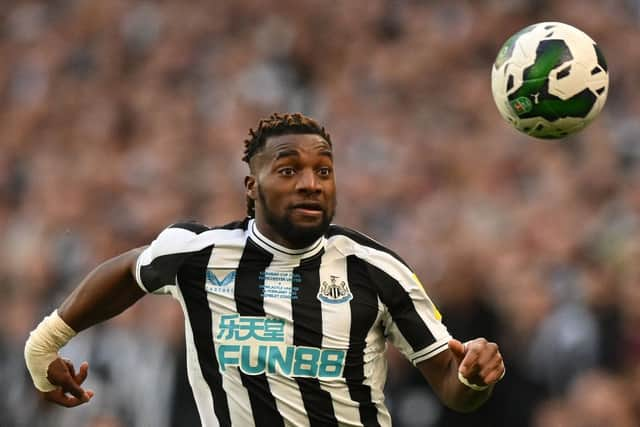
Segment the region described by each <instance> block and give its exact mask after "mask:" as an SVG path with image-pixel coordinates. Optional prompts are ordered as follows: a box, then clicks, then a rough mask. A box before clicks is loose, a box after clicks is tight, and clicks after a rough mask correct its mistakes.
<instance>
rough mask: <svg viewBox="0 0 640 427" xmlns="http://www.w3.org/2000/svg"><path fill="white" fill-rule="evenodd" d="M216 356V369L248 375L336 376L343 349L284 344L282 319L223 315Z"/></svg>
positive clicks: (339, 371)
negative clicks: (239, 370) (234, 369)
mask: <svg viewBox="0 0 640 427" xmlns="http://www.w3.org/2000/svg"><path fill="white" fill-rule="evenodd" d="M216 339H217V341H218V343H219V344H218V346H217V352H216V354H217V356H218V366H219V367H220V372H222V373H224V372H225V371H226V370H227V369H229V368H232V367H239V368H240V369H241V370H242V372H244V373H246V374H249V375H259V374H262V373H269V374H275V373H279V374H282V375H285V376H292V377H313V378H320V379H323V378H324V379H329V378H338V377H341V376H342V372H343V370H344V359H345V354H346V351H345V350H336V349H320V348H315V347H303V346H294V345H285V344H284V340H285V337H284V320H282V319H272V318H267V317H252V316H240V315H238V314H227V315H223V316H221V317H220V323H219V327H218V333H217V335H216Z"/></svg>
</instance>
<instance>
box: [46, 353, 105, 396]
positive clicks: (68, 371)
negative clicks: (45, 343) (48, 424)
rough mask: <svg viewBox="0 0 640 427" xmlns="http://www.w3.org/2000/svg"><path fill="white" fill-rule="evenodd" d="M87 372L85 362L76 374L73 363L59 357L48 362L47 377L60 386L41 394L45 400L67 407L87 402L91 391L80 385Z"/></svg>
mask: <svg viewBox="0 0 640 427" xmlns="http://www.w3.org/2000/svg"><path fill="white" fill-rule="evenodd" d="M88 372H89V364H88V363H87V362H83V363H82V364H81V365H80V371H79V372H78V373H77V374H76V372H75V369H74V367H73V363H72V362H71V361H70V360H68V359H62V358H60V357H59V358H57V359H56V360H54V361H53V362H51V364H49V368H48V369H47V379H48V380H49V382H50V383H51V384H53V385H57V386H60V387H58V388H57V389H55V390H53V391H48V392H41V394H42V395H43V397H44V398H45V399H46V400H48V401H50V402H53V403H56V404H58V405H61V406H66V407H67V408H72V407H74V406H78V405H82V404H83V403H87V402H88V401H89V400H90V399H91V398H92V397H93V391H91V390H84V389H83V388H82V387H80V385H82V383H83V382H84V380H85V379H86V378H87V374H88Z"/></svg>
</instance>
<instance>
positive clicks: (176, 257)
mask: <svg viewBox="0 0 640 427" xmlns="http://www.w3.org/2000/svg"><path fill="white" fill-rule="evenodd" d="M191 255H193V252H183V253H178V254H170V255H161V256H159V257H157V258H155V259H154V260H153V261H151V263H150V264H147V265H142V266H140V280H141V281H142V283H143V284H144V287H145V289H146V290H147V291H148V292H153V291H156V290H158V289H160V288H161V287H163V286H167V285H173V284H174V283H175V278H176V274H177V273H178V270H179V269H180V267H181V266H182V263H183V262H184V260H185V259H187V258H188V257H190V256H191Z"/></svg>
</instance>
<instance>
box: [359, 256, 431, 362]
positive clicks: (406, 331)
mask: <svg viewBox="0 0 640 427" xmlns="http://www.w3.org/2000/svg"><path fill="white" fill-rule="evenodd" d="M367 266H368V269H369V274H370V276H371V280H372V281H373V283H375V285H376V286H377V288H378V294H379V295H380V300H381V301H382V303H383V304H384V305H386V306H387V308H388V309H389V313H390V314H391V318H392V319H393V321H394V322H395V324H396V325H397V326H398V329H399V330H400V333H401V334H402V336H403V337H404V338H405V339H406V340H407V342H408V343H409V345H410V346H411V348H412V349H413V351H418V350H422V349H423V348H425V347H428V346H429V345H431V344H433V343H434V342H436V339H435V337H434V336H433V334H432V333H431V331H430V330H429V327H428V326H427V325H425V323H424V321H423V320H422V318H421V317H420V315H419V314H418V311H417V310H416V307H415V306H414V305H413V301H412V300H411V297H410V296H409V294H408V293H407V291H406V290H405V289H404V288H403V287H402V285H401V284H400V283H399V282H398V281H397V280H396V279H394V278H393V277H391V276H390V275H388V274H387V273H385V272H384V271H382V270H381V269H379V268H378V267H376V266H374V265H372V264H369V263H367Z"/></svg>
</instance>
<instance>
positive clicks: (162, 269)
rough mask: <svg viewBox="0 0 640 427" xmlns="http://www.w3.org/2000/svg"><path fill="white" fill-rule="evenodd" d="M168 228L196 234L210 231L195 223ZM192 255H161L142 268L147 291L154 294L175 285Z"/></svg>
mask: <svg viewBox="0 0 640 427" xmlns="http://www.w3.org/2000/svg"><path fill="white" fill-rule="evenodd" d="M168 228H181V229H183V230H187V231H191V232H192V233H195V234H200V233H202V232H203V231H207V230H208V229H209V228H208V227H205V226H204V225H202V224H198V223H195V222H180V223H177V224H173V225H170V226H169V227H168ZM192 254H193V252H183V253H174V254H168V255H161V256H159V257H156V258H155V259H154V260H153V261H151V263H150V264H148V265H143V266H141V267H140V279H141V280H142V283H143V284H144V287H145V288H146V289H147V291H148V292H153V291H155V290H157V289H160V288H161V287H163V286H167V285H173V284H174V282H175V277H176V274H177V273H178V270H179V269H180V266H182V263H183V262H184V260H185V259H187V258H188V257H189V256H191V255H192Z"/></svg>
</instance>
